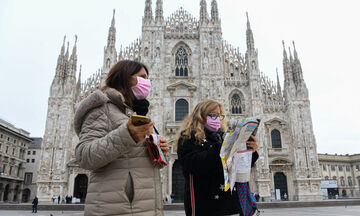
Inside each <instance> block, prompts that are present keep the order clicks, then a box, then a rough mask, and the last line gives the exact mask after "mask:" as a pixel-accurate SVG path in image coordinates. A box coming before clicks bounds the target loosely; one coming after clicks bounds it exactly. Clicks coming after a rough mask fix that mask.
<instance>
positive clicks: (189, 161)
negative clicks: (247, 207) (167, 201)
mask: <svg viewBox="0 0 360 216" xmlns="http://www.w3.org/2000/svg"><path fill="white" fill-rule="evenodd" d="M224 131H226V120H225V116H224V107H223V105H221V104H220V103H219V102H217V101H215V100H212V99H207V100H203V101H201V102H200V103H198V104H197V105H196V106H195V108H194V110H193V111H192V112H191V114H190V115H189V116H188V117H187V118H186V119H185V120H184V121H183V123H182V125H181V127H180V130H179V131H178V133H177V135H176V138H175V143H177V153H178V158H179V162H180V164H181V165H182V170H183V175H184V177H185V194H184V206H185V213H186V215H188V216H189V215H200V216H211V215H216V216H219V215H239V213H240V215H243V214H242V210H241V206H240V201H239V198H238V195H237V193H236V191H232V193H231V191H230V190H228V191H226V192H225V191H224V187H225V186H224V172H223V167H222V163H221V159H220V149H221V145H222V142H223V138H224ZM252 138H253V140H254V141H253V142H248V143H247V146H248V147H251V148H252V149H253V151H254V153H253V157H252V164H253V163H254V162H255V161H256V160H257V158H258V157H259V155H258V153H257V152H256V150H257V148H258V144H257V140H256V137H255V136H252Z"/></svg>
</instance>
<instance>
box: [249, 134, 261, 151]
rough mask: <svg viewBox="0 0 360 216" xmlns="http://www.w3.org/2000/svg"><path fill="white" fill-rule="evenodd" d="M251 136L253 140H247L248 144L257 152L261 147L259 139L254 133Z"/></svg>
mask: <svg viewBox="0 0 360 216" xmlns="http://www.w3.org/2000/svg"><path fill="white" fill-rule="evenodd" d="M250 138H252V139H253V141H247V142H246V146H247V147H251V148H252V150H253V152H256V150H257V149H258V148H259V145H258V142H257V139H256V137H255V136H254V135H251V136H250Z"/></svg>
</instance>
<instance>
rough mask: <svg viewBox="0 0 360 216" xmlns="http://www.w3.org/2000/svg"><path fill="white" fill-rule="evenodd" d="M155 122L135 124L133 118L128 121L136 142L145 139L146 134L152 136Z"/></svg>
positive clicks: (128, 126) (127, 124) (131, 134)
mask: <svg viewBox="0 0 360 216" xmlns="http://www.w3.org/2000/svg"><path fill="white" fill-rule="evenodd" d="M154 124H155V122H150V123H148V124H145V125H140V126H135V125H133V123H132V122H131V118H130V119H129V120H128V122H127V123H126V126H127V128H128V130H129V133H130V136H131V137H132V138H133V140H134V141H135V142H140V141H142V140H144V139H145V137H146V136H150V135H151V134H152V132H153V128H154Z"/></svg>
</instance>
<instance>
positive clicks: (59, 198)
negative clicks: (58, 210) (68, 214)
mask: <svg viewBox="0 0 360 216" xmlns="http://www.w3.org/2000/svg"><path fill="white" fill-rule="evenodd" d="M60 200H61V197H60V195H59V196H58V204H60Z"/></svg>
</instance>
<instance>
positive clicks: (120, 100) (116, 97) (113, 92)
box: [105, 88, 126, 110]
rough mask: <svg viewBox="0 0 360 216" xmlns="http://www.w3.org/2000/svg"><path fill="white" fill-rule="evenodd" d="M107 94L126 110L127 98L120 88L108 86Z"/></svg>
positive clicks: (113, 101) (112, 100)
mask: <svg viewBox="0 0 360 216" xmlns="http://www.w3.org/2000/svg"><path fill="white" fill-rule="evenodd" d="M105 94H106V96H107V97H108V98H109V99H110V101H111V102H112V103H114V104H115V105H116V106H118V107H119V108H120V109H121V110H125V108H126V105H125V98H124V96H123V95H122V94H121V93H120V92H119V91H118V90H116V89H114V88H107V89H106V90H105Z"/></svg>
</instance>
